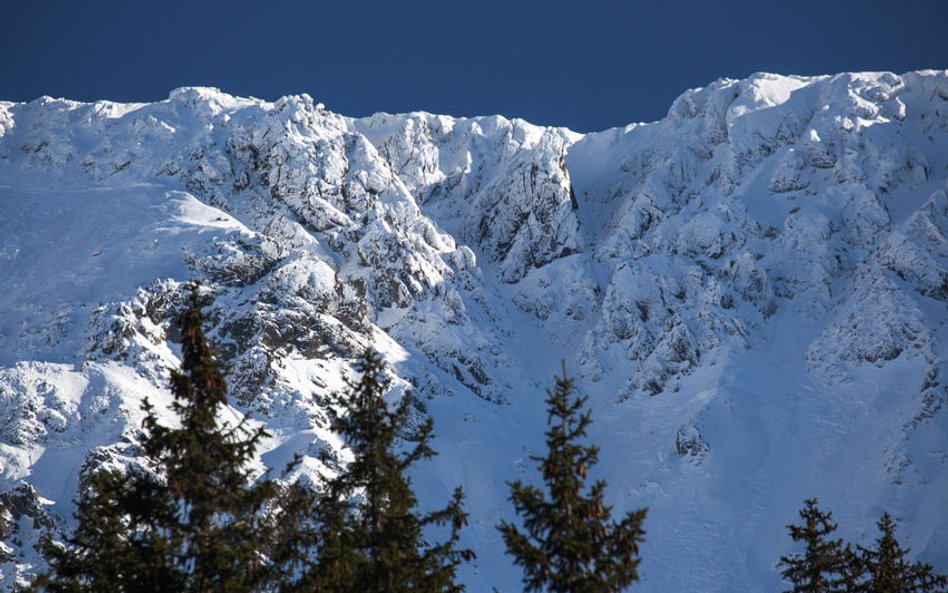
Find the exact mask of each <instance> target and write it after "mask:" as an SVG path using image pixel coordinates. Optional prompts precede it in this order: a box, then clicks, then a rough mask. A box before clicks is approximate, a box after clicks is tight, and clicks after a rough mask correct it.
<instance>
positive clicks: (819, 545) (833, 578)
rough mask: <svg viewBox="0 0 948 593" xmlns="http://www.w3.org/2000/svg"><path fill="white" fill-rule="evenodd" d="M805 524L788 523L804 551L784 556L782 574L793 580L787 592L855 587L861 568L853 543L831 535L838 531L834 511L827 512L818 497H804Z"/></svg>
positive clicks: (780, 565)
mask: <svg viewBox="0 0 948 593" xmlns="http://www.w3.org/2000/svg"><path fill="white" fill-rule="evenodd" d="M800 518H801V519H803V523H802V524H801V525H787V529H789V530H790V537H792V538H793V541H798V542H803V543H804V544H805V545H806V549H805V550H804V552H803V553H802V554H791V555H789V556H781V557H780V562H779V563H778V564H777V567H778V568H780V569H782V570H781V572H780V575H781V576H782V577H783V578H784V579H786V580H788V581H790V583H792V584H793V588H792V589H790V590H789V591H788V592H787V593H837V592H845V591H852V590H853V587H855V583H856V578H857V577H858V574H857V573H858V570H857V569H855V568H854V567H855V566H856V563H855V559H854V555H853V553H852V550H850V548H849V545H848V544H847V545H843V541H842V540H841V539H828V536H830V535H831V534H832V533H833V532H834V531H836V524H835V523H833V513H831V512H826V513H824V512H823V511H821V510H820V509H819V507H817V501H816V499H815V498H808V499H806V500H805V501H804V508H803V509H802V510H801V511H800Z"/></svg>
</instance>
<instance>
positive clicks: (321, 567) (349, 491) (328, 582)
mask: <svg viewBox="0 0 948 593" xmlns="http://www.w3.org/2000/svg"><path fill="white" fill-rule="evenodd" d="M359 371H360V372H361V374H362V377H361V379H360V380H359V382H358V383H354V384H350V386H349V387H350V393H349V394H348V396H347V397H340V396H336V397H334V398H333V399H332V401H331V403H332V404H333V405H334V406H337V407H338V408H340V409H341V411H342V413H341V414H339V415H338V416H337V417H336V418H335V420H334V421H333V425H332V426H333V429H334V430H335V431H336V432H337V433H339V434H340V435H342V436H343V437H344V438H345V440H346V443H347V444H348V445H349V447H350V449H351V450H352V453H353V457H354V459H353V461H352V462H351V463H350V464H349V465H348V466H347V467H345V468H344V469H342V470H341V471H340V473H339V474H338V475H337V476H336V477H334V478H331V479H327V480H326V481H325V484H324V488H323V490H322V492H321V493H320V495H319V497H318V499H317V500H316V505H315V517H316V520H317V521H316V524H317V531H316V534H315V536H316V537H315V538H313V540H312V541H313V542H315V544H316V547H317V549H316V554H315V557H316V561H315V564H313V565H311V566H310V567H309V568H308V570H307V571H306V572H305V574H304V576H303V578H302V580H300V581H298V582H296V583H295V584H293V585H292V586H286V587H284V590H287V591H290V590H292V591H326V592H332V593H347V592H351V593H396V592H408V591H411V592H417V593H429V592H430V593H435V592H445V593H453V592H459V591H463V589H464V587H463V585H459V584H456V583H455V582H454V580H455V570H456V567H457V566H458V565H459V564H460V563H461V562H462V561H465V560H470V559H471V558H473V555H474V554H473V552H471V551H469V550H459V549H456V547H455V546H456V544H457V541H458V537H459V536H458V533H459V530H460V529H461V527H462V526H463V525H465V524H466V523H467V515H466V513H464V511H463V510H462V508H461V499H462V495H461V489H460V488H458V489H456V490H455V491H454V496H453V497H452V499H451V501H450V503H448V505H447V506H446V507H445V508H443V509H441V510H439V511H436V512H433V513H429V514H420V513H419V512H418V510H417V508H416V507H417V501H416V498H415V495H414V492H413V491H412V488H411V483H410V481H409V479H408V478H407V477H406V476H405V472H406V471H407V470H408V469H409V467H411V465H412V464H414V463H415V462H417V461H419V460H422V459H428V458H430V457H432V456H433V455H434V454H435V453H434V451H433V450H432V449H431V446H430V445H429V441H430V440H431V437H432V422H431V420H430V419H427V420H426V421H425V422H424V423H423V424H422V425H421V426H419V427H417V428H416V429H414V430H411V431H409V427H408V422H409V400H408V398H403V399H402V401H401V403H400V404H399V405H398V406H397V407H395V409H394V410H390V409H389V408H388V406H387V405H386V403H385V401H384V399H383V398H382V396H383V395H384V393H385V390H386V387H387V386H388V379H387V378H386V375H385V367H384V364H383V362H382V360H381V358H380V357H379V355H378V354H376V353H375V352H372V351H369V352H367V353H366V354H365V355H364V357H363V359H362V360H361V361H360V364H359ZM409 432H410V433H409ZM406 433H409V434H407V435H406ZM399 436H403V437H405V438H406V440H407V441H408V442H410V443H412V447H411V448H410V450H409V451H407V452H405V453H401V454H400V453H398V452H396V444H397V440H398V438H399ZM437 526H441V527H442V531H444V532H445V533H446V539H445V540H444V541H442V542H441V543H431V542H427V541H426V540H425V531H426V529H430V528H432V527H434V528H435V529H437Z"/></svg>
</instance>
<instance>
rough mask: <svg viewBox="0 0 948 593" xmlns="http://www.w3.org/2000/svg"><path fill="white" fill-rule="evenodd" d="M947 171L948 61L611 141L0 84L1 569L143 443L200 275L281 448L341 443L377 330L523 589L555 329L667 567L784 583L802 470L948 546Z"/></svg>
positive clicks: (222, 335)
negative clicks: (339, 425) (86, 482)
mask: <svg viewBox="0 0 948 593" xmlns="http://www.w3.org/2000/svg"><path fill="white" fill-rule="evenodd" d="M946 167H948V74H946V73H945V72H918V73H909V74H905V75H902V76H896V75H893V74H888V73H868V74H841V75H837V76H826V77H813V78H801V77H782V76H775V75H770V74H758V75H755V76H753V77H751V78H749V79H746V80H742V81H734V80H719V81H717V82H715V83H713V84H711V85H709V86H707V87H705V88H701V89H696V90H691V91H688V92H686V93H685V94H683V95H682V96H681V97H679V98H678V99H677V100H676V101H675V103H674V104H673V105H672V107H671V109H670V110H669V113H668V116H667V117H666V118H665V119H663V120H661V121H659V122H655V123H652V124H636V125H630V126H628V127H626V128H623V129H614V130H607V131H604V132H600V133H595V134H586V135H580V134H575V133H573V132H571V131H569V130H566V129H561V128H543V127H538V126H533V125H531V124H528V123H526V122H523V121H521V120H507V119H505V118H502V117H479V118H469V119H457V118H450V117H444V116H436V115H430V114H425V113H413V114H408V115H385V114H379V115H375V116H372V117H369V118H364V119H351V118H346V117H343V116H340V115H337V114H334V113H331V112H329V111H327V110H326V109H325V108H324V107H323V106H322V105H321V104H318V103H315V102H314V101H313V99H312V98H310V97H309V96H306V95H302V96H295V97H285V98H283V99H280V100H279V101H277V102H274V103H268V102H264V101H259V100H255V99H242V98H237V97H232V96H229V95H226V94H223V93H220V92H219V91H216V90H213V89H203V88H185V89H178V90H176V91H173V92H172V93H171V95H170V96H169V98H168V99H167V100H166V101H162V102H158V103H153V104H140V105H128V104H117V103H110V102H104V101H103V102H98V103H94V104H83V103H76V102H72V101H67V100H58V99H51V98H42V99H39V100H37V101H34V102H31V103H26V104H14V103H0V211H2V212H3V213H4V215H5V218H4V219H3V220H0V274H2V276H3V277H4V278H7V279H8V280H7V282H8V285H7V288H6V289H5V291H4V293H3V294H0V311H2V313H0V490H2V491H5V492H7V494H5V495H3V496H4V497H5V498H3V499H2V500H3V501H5V502H4V503H3V504H4V505H6V506H5V507H4V508H5V509H7V514H6V515H4V518H3V524H2V525H0V534H2V535H3V540H2V541H3V542H4V543H3V546H4V547H3V548H2V554H3V555H4V558H5V564H4V569H3V573H2V574H3V577H4V579H5V580H4V581H3V587H6V588H9V587H10V586H12V583H13V582H14V580H15V579H16V578H26V577H25V575H28V574H30V573H31V572H33V571H35V570H36V569H37V567H39V566H41V563H42V560H41V557H40V554H39V553H38V551H37V550H38V549H39V548H37V546H36V545H35V544H36V542H39V541H40V540H42V539H43V538H47V539H48V537H49V534H50V530H51V528H52V525H53V524H54V521H55V520H57V519H56V517H60V518H63V519H67V520H68V517H69V501H70V500H71V499H72V498H73V497H74V495H75V488H76V485H77V484H79V483H80V472H81V471H93V470H94V467H98V466H101V465H117V466H126V467H128V466H131V467H134V466H135V458H136V454H137V449H136V447H137V439H138V432H137V431H138V422H139V421H140V417H141V413H140V401H141V399H142V398H144V397H148V398H149V399H150V400H152V401H157V402H159V403H161V402H167V398H168V397H169V396H168V392H167V389H166V381H167V371H168V369H169V368H171V367H173V366H175V364H176V363H177V346H176V342H177V337H176V336H175V334H174V328H173V324H172V320H173V318H174V316H175V314H176V313H177V312H178V311H179V310H180V308H181V306H182V303H183V298H182V283H183V282H185V281H187V280H189V279H197V280H200V281H201V282H202V283H203V284H204V285H205V286H206V287H207V288H208V289H209V290H210V291H211V292H213V294H214V295H215V299H216V300H215V303H214V305H213V307H212V309H211V310H210V311H209V318H210V322H211V324H212V328H211V331H210V336H211V338H212V339H213V341H214V342H215V343H216V345H217V347H218V349H219V352H220V355H221V357H222V359H223V360H224V361H225V362H226V363H227V364H228V366H229V367H230V371H231V374H230V378H229V382H230V385H231V390H232V393H233V396H234V404H235V411H234V412H235V413H248V414H251V415H252V416H253V417H254V418H255V419H256V420H257V421H259V422H262V423H264V424H265V425H266V426H267V427H268V430H269V431H270V432H271V433H272V434H273V435H274V438H273V440H272V442H270V443H268V444H267V449H266V451H263V452H262V456H261V460H260V463H261V465H260V469H261V471H262V469H263V467H264V466H270V467H278V466H282V464H283V462H284V461H285V460H286V459H289V458H290V457H291V456H292V454H293V453H301V454H303V455H304V456H305V461H304V463H303V464H302V466H301V469H300V472H299V473H300V475H301V476H303V477H306V476H312V475H314V473H315V472H319V471H325V470H326V467H325V466H324V465H323V462H322V461H321V459H324V458H325V455H324V453H325V452H327V451H328V452H330V453H332V454H339V455H342V457H344V454H343V452H344V446H343V444H342V443H340V442H339V439H338V438H337V437H336V435H333V434H332V433H331V432H329V430H328V421H327V418H328V417H327V410H326V409H325V407H324V404H323V402H324V401H325V396H326V395H327V394H328V393H330V392H332V391H337V390H340V389H342V388H343V382H342V379H343V378H344V377H346V376H348V374H349V373H350V368H351V364H350V363H351V361H352V360H353V358H354V357H355V356H357V355H358V354H359V353H360V352H361V351H362V350H363V349H364V348H366V347H367V346H369V345H373V346H374V347H376V348H378V349H379V350H381V351H382V352H383V354H384V355H385V356H386V358H387V359H388V360H389V361H390V362H391V363H392V364H393V374H394V375H395V381H394V382H393V391H392V394H391V397H393V398H399V397H405V396H409V397H412V398H413V401H414V402H415V404H416V407H417V408H418V409H419V411H427V412H429V413H431V414H433V415H434V416H435V420H436V424H437V426H438V427H439V429H440V430H439V434H441V435H442V437H441V439H440V442H439V443H437V444H436V447H437V448H439V450H442V452H443V455H442V456H441V457H440V458H439V459H438V460H437V461H436V462H435V463H434V464H433V465H432V466H431V471H430V475H429V474H425V475H419V476H418V477H417V484H418V487H419V489H420V491H421V492H422V498H423V499H424V497H425V496H438V495H439V493H440V492H442V491H443V489H444V488H445V487H447V486H453V484H455V483H463V484H464V485H465V488H466V489H467V491H468V492H469V495H470V496H471V510H472V514H473V519H474V520H473V521H472V527H471V534H470V535H469V536H468V537H470V543H469V545H472V546H474V547H475V548H476V549H477V552H478V555H479V557H480V558H481V559H482V560H481V562H482V564H481V565H479V566H473V567H471V568H469V569H467V572H466V573H465V579H466V580H467V581H468V582H469V583H470V586H471V589H472V590H481V589H483V590H490V588H491V587H492V586H497V587H498V588H499V589H502V590H503V589H511V586H513V587H515V586H516V583H517V579H516V572H515V571H509V570H506V569H496V570H494V567H496V566H500V565H506V564H505V562H504V560H503V559H502V557H501V556H502V546H501V545H500V543H499V540H498V538H497V536H496V534H495V533H494V531H493V528H492V524H493V523H492V522H493V521H495V520H496V518H497V517H498V516H499V514H501V513H508V512H509V509H507V508H506V507H505V506H504V501H505V499H506V490H505V486H504V483H505V481H506V480H508V479H513V478H515V477H519V476H520V472H522V471H523V470H522V468H523V467H525V465H528V464H524V463H523V459H525V458H526V457H527V456H528V455H529V454H530V453H532V452H534V451H536V450H537V448H538V447H540V446H542V441H541V438H542V431H543V422H544V420H545V418H543V417H542V399H541V397H540V394H541V393H542V385H544V384H548V383H549V378H550V377H551V376H552V374H553V373H554V372H555V371H556V370H557V369H558V363H559V360H560V359H564V358H565V359H566V361H567V366H568V368H569V369H570V371H571V372H573V373H575V374H577V376H578V377H577V378H578V381H579V385H580V386H581V388H582V389H583V390H584V392H586V393H588V394H589V395H590V396H591V401H592V402H593V404H594V406H595V417H596V419H597V422H596V424H594V426H595V427H596V431H595V432H594V434H593V438H594V440H596V441H597V442H598V444H600V445H601V446H602V447H603V457H604V463H603V472H604V477H606V478H607V479H608V481H609V483H610V485H611V486H612V487H613V488H615V491H616V495H615V499H614V500H613V501H611V502H612V503H613V504H615V505H618V506H619V507H621V508H625V507H629V508H632V507H638V506H641V505H643V504H645V505H649V506H651V507H652V508H653V511H652V512H651V513H650V520H653V519H652V517H655V519H654V521H656V523H655V524H654V525H653V526H652V527H650V528H649V530H650V531H649V534H650V535H649V538H650V539H649V542H650V543H649V546H650V547H649V548H648V557H647V560H646V562H647V563H652V562H654V563H655V564H654V566H656V567H657V566H661V565H665V566H673V565H676V564H680V563H676V561H675V559H676V558H679V559H680V554H679V552H680V550H681V548H682V547H683V546H684V547H700V548H701V550H702V551H701V552H700V553H696V554H695V555H694V556H693V557H692V558H691V560H690V561H689V566H687V567H681V570H675V571H671V572H673V573H674V574H659V569H658V568H655V569H654V570H655V572H652V571H651V570H649V571H648V575H649V577H648V580H647V582H645V581H643V583H642V588H643V591H645V590H648V591H669V590H682V591H684V590H688V591H705V590H710V589H708V588H707V587H708V585H707V583H709V582H711V581H712V580H713V579H710V580H709V576H708V575H711V574H712V573H714V572H715V571H725V573H726V575H727V578H728V579H730V580H725V581H722V582H728V583H729V584H730V586H731V589H732V590H735V591H744V590H746V591H759V590H763V589H773V588H775V587H776V586H779V585H778V584H777V583H776V581H775V577H774V575H773V574H772V573H771V571H770V565H771V564H772V562H773V559H774V558H776V557H777V556H778V555H779V554H781V553H784V552H785V550H784V549H783V541H782V539H781V538H782V535H783V534H782V532H781V531H780V530H781V529H782V525H784V524H785V523H787V522H788V520H790V519H791V518H792V516H793V515H792V514H793V512H794V511H795V509H796V508H797V507H798V506H799V503H800V501H801V500H802V499H803V498H804V497H808V496H820V498H821V501H823V500H824V499H826V501H827V503H829V504H830V506H832V505H833V504H836V505H837V507H836V508H835V509H834V510H836V513H837V516H839V517H840V518H841V519H845V520H846V521H848V522H849V523H850V524H851V525H853V526H852V527H851V528H850V529H851V530H852V533H853V534H854V535H858V534H860V533H861V532H860V531H859V530H860V529H863V528H871V527H872V525H873V524H874V521H875V519H876V517H875V516H874V513H875V512H876V510H877V509H876V506H878V505H883V506H886V508H889V510H891V511H894V512H895V514H899V513H901V515H900V517H901V518H902V519H903V525H904V528H905V529H906V533H907V534H908V535H909V536H910V540H911V543H912V547H913V549H914V550H916V552H918V553H921V554H927V556H926V558H927V559H928V560H929V561H936V564H937V562H942V563H945V562H948V557H946V556H945V552H944V550H946V549H948V531H946V529H948V527H946V525H948V515H946V511H944V510H943V509H942V508H941V506H943V505H941V506H939V505H938V504H937V503H936V500H937V499H938V492H939V491H944V489H945V488H942V486H944V487H948V483H946V475H948V474H946V472H945V464H946V454H948V452H946V449H945V439H944V435H945V419H944V406H943V404H944V402H945V400H946V398H948V391H946V389H945V386H944V385H941V383H940V377H944V376H945V373H946V371H948V369H946V368H945V362H944V361H945V358H946V357H945V353H946V350H945V346H944V344H945V340H946V339H948V330H946V328H945V320H946V314H945V313H946V310H945V306H946V301H948V239H946V237H948V195H946V193H945V192H946V187H948V186H946V184H948V168H946ZM409 392H410V395H406V394H408V393H409ZM169 421H170V419H169ZM511 452H514V453H511ZM676 459H678V460H683V461H688V462H689V463H685V464H682V463H677V462H675V461H674V460H676ZM82 468H85V469H84V470H83V469H82ZM852 468H862V469H861V470H860V471H861V472H862V473H861V474H860V476H859V477H858V478H856V477H853V476H850V478H851V479H849V480H848V481H847V480H845V479H840V476H846V475H848V472H852V471H853V469H852ZM852 484H857V485H858V488H857V489H856V490H858V491H857V492H854V491H853V490H852V489H850V488H849V486H850V485H852ZM41 499H42V500H45V499H49V501H50V502H51V504H46V503H45V502H43V503H41V502H37V501H41ZM24 501H25V502H24ZM30 501H32V502H30ZM8 502H9V504H7V503H8ZM11 505H12V506H11ZM8 507H9V508H8ZM11 508H13V509H14V510H16V509H19V510H16V512H15V513H14V511H13V510H10V509H11ZM763 508H766V509H769V512H768V513H763V512H758V511H757V510H755V511H753V512H751V511H749V510H748V509H763ZM23 509H26V510H23ZM16 513H19V514H16ZM23 517H28V518H29V521H33V523H34V524H35V525H34V526H35V529H34V528H29V526H28V525H27V524H28V523H29V521H27V520H26V519H22V518H23ZM707 517H711V518H712V519H711V522H710V523H709V522H708V521H707V520H705V519H707ZM24 521H26V522H25V523H24ZM841 522H843V521H841ZM3 525H5V526H3ZM931 526H934V527H931ZM24 529H26V530H27V531H30V530H31V529H32V531H30V533H32V535H29V536H26V535H22V534H21V535H15V534H16V533H21V532H23V530H24ZM23 533H25V532H23ZM750 534H753V537H751V535H750ZM43 541H45V540H43ZM709 541H714V542H715V543H714V544H713V545H712V544H709V543H708V542H709ZM31 550H32V551H31ZM758 554H759V555H760V557H758ZM768 555H769V556H768ZM741 558H743V559H744V560H741ZM643 566H644V565H643ZM748 567H751V568H748ZM511 584H512V585H511ZM508 585H511V586H508ZM511 590H512V589H511Z"/></svg>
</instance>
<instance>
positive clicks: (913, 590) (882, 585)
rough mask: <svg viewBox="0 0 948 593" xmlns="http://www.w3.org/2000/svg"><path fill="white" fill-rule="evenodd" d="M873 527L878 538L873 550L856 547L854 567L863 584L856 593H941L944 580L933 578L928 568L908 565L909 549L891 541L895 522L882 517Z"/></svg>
mask: <svg viewBox="0 0 948 593" xmlns="http://www.w3.org/2000/svg"><path fill="white" fill-rule="evenodd" d="M876 525H877V526H878V528H879V532H880V535H879V538H878V539H876V545H875V547H874V548H864V547H862V546H859V557H858V564H859V566H860V568H861V570H862V573H863V575H864V580H863V581H862V582H861V583H860V584H859V586H858V587H857V588H856V591H858V592H859V593H932V592H934V593H944V592H945V590H946V587H948V578H946V577H945V576H944V575H938V574H934V570H933V569H932V567H931V565H929V564H923V563H921V562H909V561H908V559H907V558H908V554H909V552H910V550H909V549H903V548H902V547H901V546H900V545H899V542H898V541H897V540H896V539H895V522H894V521H892V517H890V516H889V513H884V514H883V515H882V518H881V519H879V521H878V523H876Z"/></svg>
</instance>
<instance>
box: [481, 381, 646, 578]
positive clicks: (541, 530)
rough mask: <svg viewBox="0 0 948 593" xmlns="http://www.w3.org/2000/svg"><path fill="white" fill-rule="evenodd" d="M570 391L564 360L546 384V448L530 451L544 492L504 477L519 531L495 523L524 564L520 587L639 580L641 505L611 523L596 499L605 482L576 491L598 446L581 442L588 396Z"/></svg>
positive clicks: (517, 560)
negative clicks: (539, 453) (550, 385)
mask: <svg viewBox="0 0 948 593" xmlns="http://www.w3.org/2000/svg"><path fill="white" fill-rule="evenodd" d="M573 392H574V385H573V381H572V379H570V378H568V377H567V376H566V369H565V367H564V369H563V375H562V376H561V377H557V378H556V388H555V389H554V390H553V391H550V390H547V395H548V397H547V400H546V403H547V408H548V414H549V415H548V418H547V424H548V425H549V426H550V428H549V430H547V432H546V444H547V448H548V453H547V455H546V457H533V459H534V461H537V462H538V463H539V470H540V474H541V476H542V478H543V481H544V483H545V485H546V492H544V491H542V490H541V489H540V488H537V487H535V486H525V485H524V484H522V483H521V482H520V481H519V480H518V481H516V482H513V483H511V484H510V500H511V501H512V502H513V505H514V509H515V510H516V512H517V514H519V515H521V516H522V522H523V531H521V530H520V529H519V528H518V527H516V526H515V525H513V524H512V523H508V522H507V521H501V523H500V525H498V529H499V530H500V532H501V534H502V535H503V538H504V543H505V544H506V547H507V553H508V554H510V555H511V556H513V558H514V563H515V564H517V565H519V566H521V567H522V568H523V583H524V586H525V588H526V590H527V591H550V592H552V593H607V592H609V593H611V592H617V591H621V590H623V589H625V588H626V587H627V586H629V585H630V584H631V583H632V582H633V581H636V580H638V566H639V562H640V558H639V557H638V554H639V543H640V542H642V541H643V539H644V534H645V531H644V530H643V529H642V523H643V521H644V520H645V514H646V510H645V509H639V510H637V511H633V512H630V513H628V514H627V515H626V516H625V517H624V518H623V519H622V521H620V522H615V521H613V520H612V519H611V509H610V507H608V506H606V505H605V504H604V503H603V494H604V491H605V488H606V483H605V482H604V481H602V480H597V481H596V482H594V483H593V484H592V485H591V487H590V488H589V490H588V493H584V492H583V489H584V486H585V482H586V477H587V474H588V472H589V469H590V468H591V467H592V466H593V465H594V464H595V463H596V462H597V459H598V454H599V449H598V448H597V447H595V446H590V445H584V444H582V443H581V442H580V441H581V439H584V438H585V437H586V429H587V428H588V426H589V424H590V422H591V421H592V418H591V412H590V411H588V410H587V411H583V407H584V405H585V403H586V399H587V398H585V397H579V396H574V393H573Z"/></svg>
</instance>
